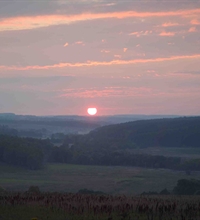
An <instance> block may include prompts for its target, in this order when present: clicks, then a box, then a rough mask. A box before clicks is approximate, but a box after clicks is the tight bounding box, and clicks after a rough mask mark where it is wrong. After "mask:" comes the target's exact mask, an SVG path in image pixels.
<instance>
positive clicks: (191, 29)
mask: <svg viewBox="0 0 200 220" xmlns="http://www.w3.org/2000/svg"><path fill="white" fill-rule="evenodd" d="M188 31H189V32H196V31H197V29H196V27H191V28H190V29H189V30H188Z"/></svg>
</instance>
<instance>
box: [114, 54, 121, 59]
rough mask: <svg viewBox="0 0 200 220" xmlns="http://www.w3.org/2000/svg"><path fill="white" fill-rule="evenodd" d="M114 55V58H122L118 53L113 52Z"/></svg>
mask: <svg viewBox="0 0 200 220" xmlns="http://www.w3.org/2000/svg"><path fill="white" fill-rule="evenodd" d="M114 57H115V58H118V59H120V58H122V56H121V55H119V54H115V55H114Z"/></svg>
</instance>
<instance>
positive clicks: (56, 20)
mask: <svg viewBox="0 0 200 220" xmlns="http://www.w3.org/2000/svg"><path fill="white" fill-rule="evenodd" d="M199 13H200V8H197V9H190V10H178V11H162V12H137V11H124V12H111V13H83V14H77V15H41V16H18V17H10V18H2V19H1V21H0V31H11V30H26V29H35V28H41V27H48V26H52V25H61V24H68V25H69V24H72V23H74V22H80V21H88V20H95V19H111V18H115V19H124V18H131V17H137V18H147V17H167V16H169V17H170V16H186V15H194V14H199Z"/></svg>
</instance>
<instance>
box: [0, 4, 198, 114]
mask: <svg viewBox="0 0 200 220" xmlns="http://www.w3.org/2000/svg"><path fill="white" fill-rule="evenodd" d="M199 100H200V0H179V1H176V0H167V1H163V0H146V1H141V0H140V1H139V0H129V1H126V0H124V1H122V0H114V1H110V0H107V1H104V0H73V1H72V0H63V1H62V0H43V1H39V0H37V1H36V0H29V1H28V0H23V1H22V0H4V1H3V0H0V113H5V112H12V113H16V114H23V115H86V114H87V108H88V107H96V108H97V110H98V115H115V114H151V115H152V114H156V115H157V114H167V115H170V114H174V115H200V101H199Z"/></svg>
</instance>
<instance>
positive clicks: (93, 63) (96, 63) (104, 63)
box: [0, 54, 200, 70]
mask: <svg viewBox="0 0 200 220" xmlns="http://www.w3.org/2000/svg"><path fill="white" fill-rule="evenodd" d="M114 56H115V57H116V56H120V55H114ZM181 59H200V54H194V55H182V56H171V57H158V58H151V59H150V58H149V59H134V60H111V61H90V60H89V61H87V62H83V63H57V64H53V65H46V66H39V65H36V66H0V69H2V70H48V69H56V68H64V67H94V66H112V65H133V64H140V63H157V62H166V61H173V60H181Z"/></svg>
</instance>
